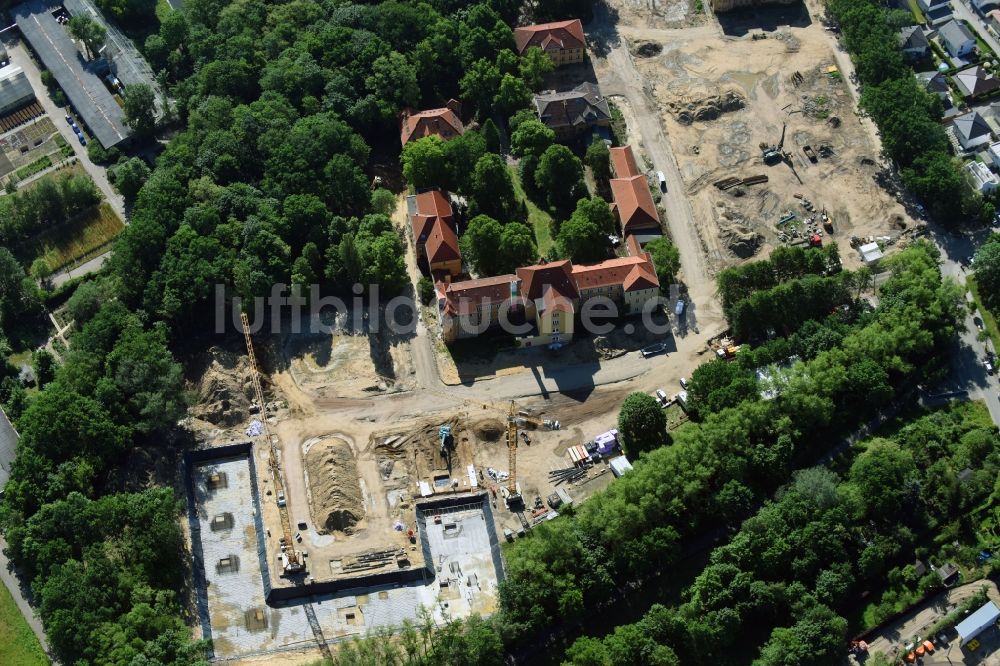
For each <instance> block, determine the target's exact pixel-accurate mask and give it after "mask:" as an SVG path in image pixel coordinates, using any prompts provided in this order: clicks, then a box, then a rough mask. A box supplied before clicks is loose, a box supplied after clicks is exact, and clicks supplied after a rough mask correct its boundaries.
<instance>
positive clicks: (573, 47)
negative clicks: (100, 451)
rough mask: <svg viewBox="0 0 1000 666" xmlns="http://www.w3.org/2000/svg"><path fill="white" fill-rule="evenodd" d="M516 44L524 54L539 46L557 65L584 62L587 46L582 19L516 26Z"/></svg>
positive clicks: (521, 53) (520, 53) (520, 52)
mask: <svg viewBox="0 0 1000 666" xmlns="http://www.w3.org/2000/svg"><path fill="white" fill-rule="evenodd" d="M514 44H515V45H516V46H517V52H518V54H519V55H522V56H523V55H524V54H525V53H526V52H527V51H528V49H530V48H531V47H532V46H537V47H538V48H540V49H542V50H543V51H545V52H546V53H547V54H548V55H549V57H550V58H552V63H553V64H554V65H555V66H556V67H560V66H562V65H570V64H573V63H577V62H583V58H584V55H585V53H586V48H587V43H586V40H585V39H584V37H583V24H582V23H581V22H580V19H570V20H568V21H553V22H552V23H540V24H537V25H525V26H521V27H520V28H514Z"/></svg>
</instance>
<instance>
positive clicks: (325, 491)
mask: <svg viewBox="0 0 1000 666" xmlns="http://www.w3.org/2000/svg"><path fill="white" fill-rule="evenodd" d="M305 446H306V447H307V448H308V450H307V451H306V459H305V474H306V483H307V484H308V489H309V490H308V492H309V497H310V503H309V505H310V509H311V510H312V516H313V521H314V522H315V524H316V528H317V531H318V532H319V533H320V534H329V533H331V532H343V533H344V534H351V533H352V532H353V530H354V526H355V525H357V524H358V522H359V521H360V520H362V519H363V518H364V517H365V508H364V500H363V498H362V496H361V486H360V485H359V484H358V466H357V464H356V463H355V461H354V454H353V453H352V452H351V445H350V444H348V443H347V442H345V441H344V440H342V439H340V438H339V437H326V438H318V439H317V440H316V441H313V442H306V444H305Z"/></svg>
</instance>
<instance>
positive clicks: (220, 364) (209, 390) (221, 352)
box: [190, 347, 266, 427]
mask: <svg viewBox="0 0 1000 666" xmlns="http://www.w3.org/2000/svg"><path fill="white" fill-rule="evenodd" d="M208 354H209V355H210V356H211V362H210V363H209V364H208V369H207V370H205V373H204V374H203V375H202V376H201V379H200V380H199V381H198V388H197V390H198V404H196V405H195V406H194V407H192V408H191V410H190V412H191V416H193V417H195V418H197V419H201V420H202V421H208V422H209V423H211V424H213V425H218V426H225V427H232V426H234V425H237V424H239V423H242V422H243V421H245V420H246V419H247V418H249V416H250V405H251V403H252V402H253V393H254V391H253V384H252V380H251V377H250V362H249V361H248V359H247V357H246V356H244V355H239V354H234V353H232V352H230V351H227V350H225V349H222V348H220V347H212V348H211V349H209V350H208ZM265 390H266V389H265Z"/></svg>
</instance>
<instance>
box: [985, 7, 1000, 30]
mask: <svg viewBox="0 0 1000 666" xmlns="http://www.w3.org/2000/svg"><path fill="white" fill-rule="evenodd" d="M986 27H988V28H989V29H990V30H992V31H993V34H995V35H1000V9H993V10H991V11H989V12H986Z"/></svg>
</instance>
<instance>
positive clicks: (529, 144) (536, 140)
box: [510, 119, 556, 158]
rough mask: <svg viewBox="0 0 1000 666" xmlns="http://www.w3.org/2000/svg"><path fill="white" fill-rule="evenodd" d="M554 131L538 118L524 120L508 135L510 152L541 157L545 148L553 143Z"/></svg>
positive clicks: (518, 155)
mask: <svg viewBox="0 0 1000 666" xmlns="http://www.w3.org/2000/svg"><path fill="white" fill-rule="evenodd" d="M555 140H556V133H555V132H553V131H552V130H551V129H549V128H548V127H546V126H545V124H544V123H542V121H540V120H538V119H531V120H524V121H523V122H521V123H520V124H518V126H517V128H516V129H515V130H514V131H513V133H512V134H511V136H510V148H511V152H512V153H514V155H515V156H516V157H521V158H524V157H529V156H530V157H535V158H541V156H542V154H543V153H544V152H545V150H546V149H547V148H548V147H549V146H551V145H552V144H553V143H555Z"/></svg>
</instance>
